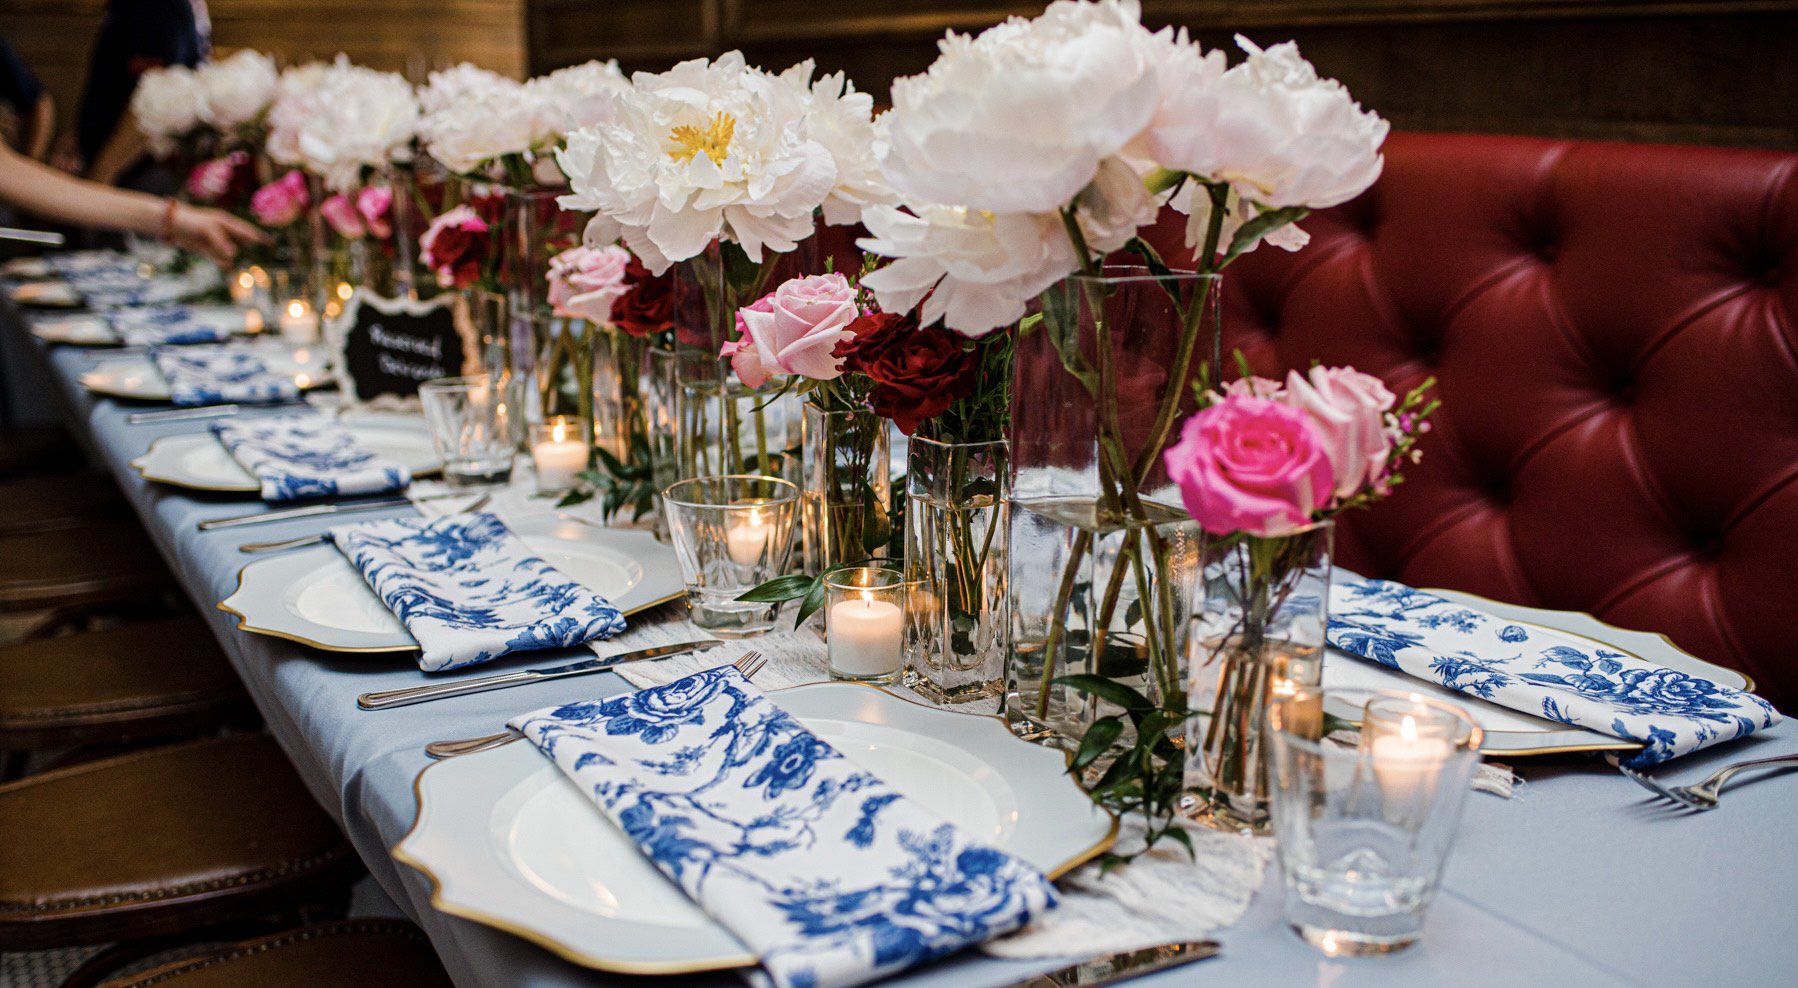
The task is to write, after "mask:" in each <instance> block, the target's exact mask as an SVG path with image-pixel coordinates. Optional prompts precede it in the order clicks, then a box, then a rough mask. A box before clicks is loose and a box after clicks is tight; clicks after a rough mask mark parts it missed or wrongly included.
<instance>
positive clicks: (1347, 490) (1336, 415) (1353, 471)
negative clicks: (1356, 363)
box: [1281, 367, 1398, 498]
mask: <svg viewBox="0 0 1798 988" xmlns="http://www.w3.org/2000/svg"><path fill="white" fill-rule="evenodd" d="M1281 400H1282V401H1284V402H1285V403H1286V404H1288V405H1291V406H1292V407H1294V408H1297V409H1300V410H1302V411H1304V412H1305V413H1306V414H1308V415H1310V416H1311V419H1312V420H1313V421H1314V422H1316V423H1317V427H1318V432H1319V434H1320V435H1322V436H1323V440H1324V452H1325V453H1326V454H1327V455H1328V456H1329V458H1330V467H1331V470H1332V472H1333V473H1334V474H1335V475H1336V490H1335V493H1336V496H1337V497H1338V498H1350V497H1353V496H1355V494H1356V493H1358V492H1359V491H1360V490H1361V489H1362V488H1364V487H1366V486H1367V485H1369V484H1373V483H1376V482H1377V481H1378V480H1379V479H1380V477H1381V475H1383V474H1384V473H1385V472H1386V461H1387V459H1388V458H1390V457H1391V455H1392V437H1391V436H1390V435H1389V434H1388V433H1387V431H1386V412H1387V410H1389V409H1391V408H1392V406H1393V404H1394V403H1396V402H1397V400H1398V399H1397V398H1396V397H1394V396H1393V394H1392V392H1391V391H1389V390H1387V388H1386V384H1385V382H1383V381H1381V380H1380V379H1379V378H1377V377H1374V376H1373V375H1372V374H1363V373H1361V372H1360V371H1358V370H1355V369H1354V368H1353V367H1313V368H1311V373H1310V375H1309V376H1308V377H1301V376H1300V375H1299V372H1298V371H1296V370H1295V371H1289V372H1287V375H1286V392H1285V394H1284V395H1282V396H1281Z"/></svg>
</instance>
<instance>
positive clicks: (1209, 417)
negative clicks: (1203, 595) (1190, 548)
mask: <svg viewBox="0 0 1798 988" xmlns="http://www.w3.org/2000/svg"><path fill="white" fill-rule="evenodd" d="M1164 455H1165V457H1166V462H1167V469H1168V475H1169V476H1170V477H1171V478H1173V480H1174V482H1175V483H1177V484H1179V485H1180V494H1181V498H1182V500H1183V501H1184V502H1185V504H1186V510H1187V512H1188V513H1190V514H1191V515H1192V517H1193V519H1194V520H1195V521H1197V522H1198V523H1199V525H1200V527H1202V528H1204V529H1205V530H1206V531H1207V532H1211V533H1212V534H1214V535H1228V534H1230V533H1232V532H1244V533H1247V534H1249V535H1253V536H1257V537H1262V538H1267V537H1271V536H1276V535H1284V534H1287V533H1289V532H1292V531H1294V530H1295V529H1298V528H1302V527H1303V526H1305V525H1307V524H1309V523H1310V521H1311V516H1312V513H1313V512H1315V511H1317V510H1319V509H1320V508H1322V507H1323V506H1324V505H1326V504H1328V503H1329V501H1330V488H1331V485H1332V484H1333V483H1334V481H1335V474H1333V473H1331V471H1330V458H1329V456H1328V454H1327V452H1326V449H1325V443H1324V439H1323V436H1322V435H1320V434H1319V431H1318V427H1317V424H1316V423H1315V422H1314V421H1313V420H1312V419H1311V417H1310V416H1309V415H1306V414H1305V413H1304V412H1301V411H1299V410H1298V409H1296V408H1292V407H1291V406H1288V405H1283V404H1281V403H1279V402H1276V401H1269V400H1267V399H1265V398H1253V397H1247V396H1242V395H1236V396H1232V397H1228V398H1224V399H1222V400H1220V401H1218V402H1216V403H1214V404H1212V405H1210V406H1208V407H1206V408H1203V409H1201V410H1200V411H1199V412H1198V413H1197V414H1195V415H1194V416H1193V417H1192V418H1189V419H1187V420H1186V425H1185V426H1183V427H1182V428H1181V431H1180V441H1179V442H1177V443H1175V444H1174V445H1173V446H1171V447H1169V448H1168V451H1167V453H1166V454H1164Z"/></svg>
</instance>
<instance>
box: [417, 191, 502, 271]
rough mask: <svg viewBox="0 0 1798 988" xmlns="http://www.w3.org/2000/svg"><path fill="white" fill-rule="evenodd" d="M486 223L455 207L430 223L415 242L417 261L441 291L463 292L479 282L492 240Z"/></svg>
mask: <svg viewBox="0 0 1798 988" xmlns="http://www.w3.org/2000/svg"><path fill="white" fill-rule="evenodd" d="M489 229H490V228H489V227H488V226H487V221H486V220H484V219H481V217H480V214H478V213H476V212H475V211H474V210H472V209H470V208H468V207H467V206H457V207H456V208H454V209H451V210H449V211H448V212H446V213H444V214H443V215H441V216H439V217H437V218H436V219H434V220H432V221H431V225H430V226H429V227H427V228H426V229H425V232H424V235H423V236H421V237H419V238H418V259H419V261H420V262H422V263H423V264H424V266H425V267H426V268H429V269H430V271H431V273H433V274H435V275H436V276H437V284H438V285H439V286H441V287H444V288H466V287H468V286H469V285H472V284H474V283H475V282H476V281H479V280H480V278H481V266H482V265H483V264H485V263H486V261H487V250H488V248H489V246H491V243H490V242H491V240H492V238H491V237H490V236H488V231H489Z"/></svg>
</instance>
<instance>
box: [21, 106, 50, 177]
mask: <svg viewBox="0 0 1798 988" xmlns="http://www.w3.org/2000/svg"><path fill="white" fill-rule="evenodd" d="M22 136H23V139H22V140H21V141H20V142H19V143H20V146H21V147H22V148H24V151H25V155H26V157H29V158H32V159H34V160H36V161H43V160H44V158H45V157H46V156H48V155H49V153H50V139H51V138H53V137H55V136H56V101H55V100H53V99H51V98H50V93H49V91H48V90H46V91H45V92H44V94H43V95H42V96H39V97H38V98H37V105H36V106H34V107H32V108H31V119H30V121H29V122H28V123H27V124H26V127H25V133H24V135H22Z"/></svg>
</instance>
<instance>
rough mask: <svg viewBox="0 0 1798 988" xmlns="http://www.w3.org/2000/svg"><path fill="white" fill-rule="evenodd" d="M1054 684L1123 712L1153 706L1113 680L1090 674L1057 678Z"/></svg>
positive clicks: (1146, 708)
mask: <svg viewBox="0 0 1798 988" xmlns="http://www.w3.org/2000/svg"><path fill="white" fill-rule="evenodd" d="M1053 681H1054V682H1055V683H1056V684H1058V685H1061V686H1066V687H1067V688H1069V689H1071V690H1073V691H1075V692H1076V693H1085V694H1087V695H1089V696H1096V697H1098V698H1099V699H1101V700H1104V701H1106V702H1108V703H1115V704H1117V705H1118V706H1120V707H1123V708H1124V709H1125V710H1151V709H1154V706H1155V705H1154V704H1152V703H1150V702H1149V700H1148V698H1147V697H1145V696H1143V695H1142V694H1141V693H1138V692H1137V691H1135V690H1133V689H1131V688H1130V687H1128V686H1125V685H1124V684H1123V683H1120V682H1118V681H1117V680H1114V679H1107V678H1105V677H1104V676H1095V675H1093V674H1092V673H1078V674H1076V675H1072V676H1057V677H1056V678H1055V679H1054V680H1053Z"/></svg>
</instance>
